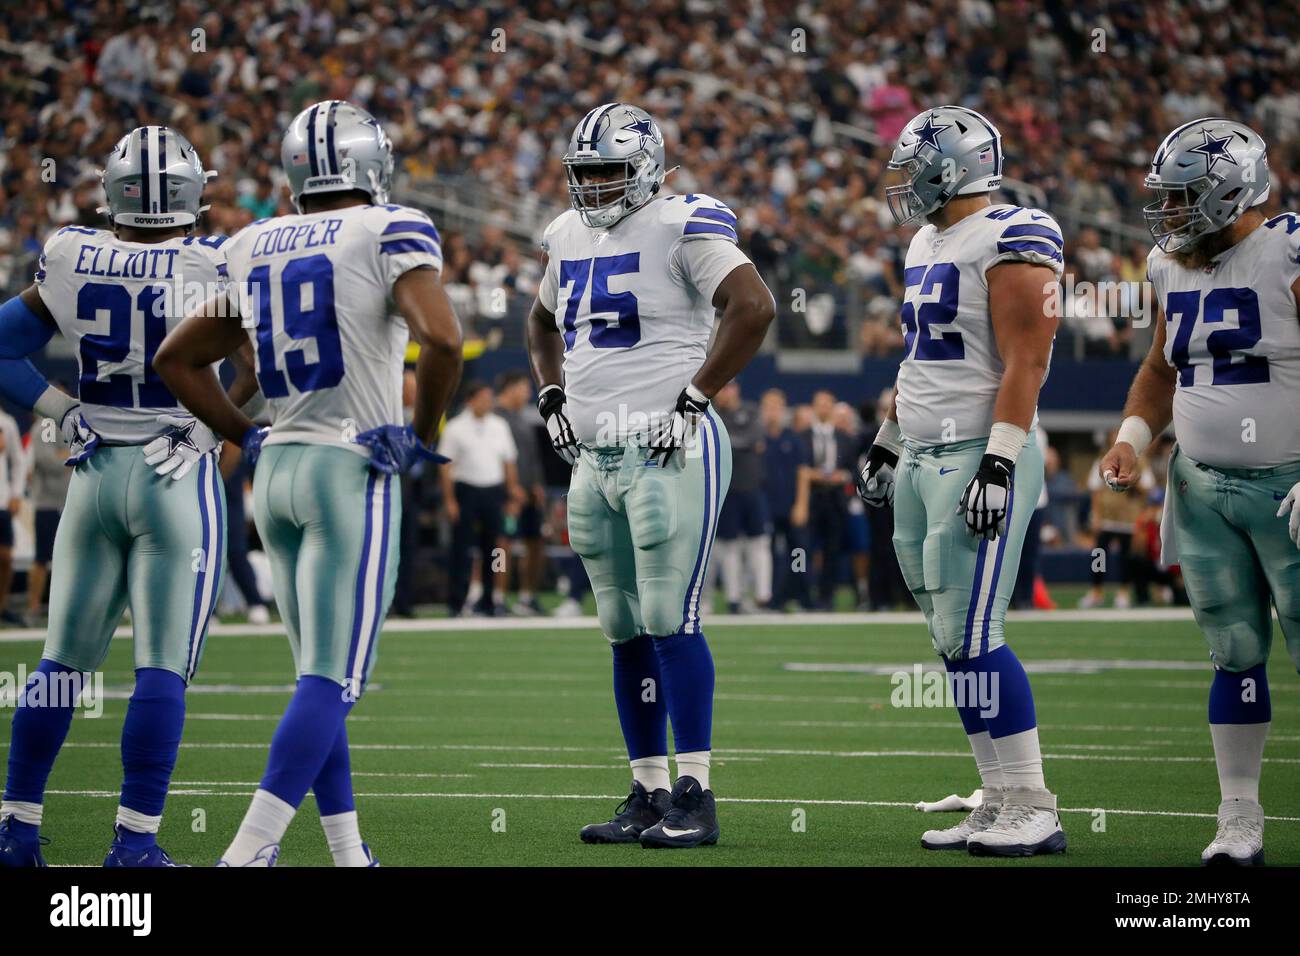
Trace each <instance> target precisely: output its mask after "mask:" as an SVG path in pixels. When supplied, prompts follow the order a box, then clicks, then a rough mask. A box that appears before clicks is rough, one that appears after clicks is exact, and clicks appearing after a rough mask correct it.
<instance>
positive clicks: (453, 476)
mask: <svg viewBox="0 0 1300 956" xmlns="http://www.w3.org/2000/svg"><path fill="white" fill-rule="evenodd" d="M464 396H465V408H464V410H463V411H462V412H461V413H460V414H459V415H457V416H456V417H455V418H453V419H451V420H450V421H449V422H447V425H446V427H445V428H444V429H443V430H442V436H441V437H440V438H439V439H438V453H439V454H442V455H446V456H447V457H448V458H450V459H451V462H450V463H449V464H446V465H443V466H442V494H443V506H444V507H445V508H446V509H447V520H448V521H450V522H451V525H452V537H451V556H450V559H449V561H448V570H447V573H448V579H449V581H448V589H449V594H448V607H449V608H450V610H451V615H452V617H459V616H460V614H461V613H462V612H463V611H464V608H465V604H466V603H469V604H471V605H472V606H473V609H474V611H475V612H477V613H480V614H485V615H487V616H489V617H490V616H493V615H495V614H497V613H498V612H499V611H504V606H503V605H504V600H505V595H503V594H494V593H493V591H494V588H493V581H494V580H495V573H496V568H497V566H499V565H500V564H501V562H497V561H494V554H493V553H494V551H496V549H497V547H498V539H499V538H500V537H501V530H502V525H503V518H504V514H505V509H506V505H507V503H508V502H510V501H512V500H517V499H518V498H519V496H520V491H519V484H518V480H517V475H516V468H515V462H516V460H517V459H518V456H519V453H518V449H517V448H516V447H515V439H514V436H513V435H512V434H511V433H510V426H509V425H508V424H506V420H505V419H504V418H502V417H501V416H500V415H497V414H496V413H495V412H493V411H492V389H491V388H490V387H489V386H488V385H487V384H486V383H484V382H470V383H469V384H468V385H466V386H465V389H464ZM475 544H477V545H478V549H479V569H480V570H479V576H478V581H477V582H475V585H476V588H475V590H476V593H471V591H470V549H471V547H473V546H474V545H475Z"/></svg>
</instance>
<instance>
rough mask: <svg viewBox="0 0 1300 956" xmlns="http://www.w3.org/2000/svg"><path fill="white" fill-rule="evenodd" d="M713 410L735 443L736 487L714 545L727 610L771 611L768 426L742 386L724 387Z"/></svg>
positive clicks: (733, 481)
mask: <svg viewBox="0 0 1300 956" xmlns="http://www.w3.org/2000/svg"><path fill="white" fill-rule="evenodd" d="M713 405H714V407H715V408H716V409H717V410H718V414H719V415H720V416H721V418H722V423H723V424H724V425H725V426H726V428H727V433H728V435H729V436H730V437H731V486H730V488H729V489H728V490H727V497H726V498H724V499H723V501H722V511H721V513H720V514H719V515H718V530H717V538H716V543H715V545H714V547H715V549H716V551H717V554H718V563H719V565H720V567H721V571H722V587H723V591H724V592H725V593H726V597H727V609H728V610H729V611H730V612H731V613H732V614H736V613H739V612H740V611H741V610H742V609H743V610H745V611H753V610H754V609H755V608H756V607H757V608H763V609H766V608H767V607H768V606H769V605H770V604H771V603H772V519H771V515H770V514H769V512H768V507H767V494H766V492H765V489H764V488H763V475H764V468H763V452H764V446H763V421H762V419H761V418H760V417H759V412H758V407H757V406H756V405H754V403H753V402H745V401H741V398H740V383H739V382H731V383H729V384H727V385H724V386H723V387H722V389H721V390H720V391H719V392H718V394H717V395H716V396H715V397H714V399H713ZM751 596H752V601H751Z"/></svg>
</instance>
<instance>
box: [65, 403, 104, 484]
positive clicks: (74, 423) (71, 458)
mask: <svg viewBox="0 0 1300 956" xmlns="http://www.w3.org/2000/svg"><path fill="white" fill-rule="evenodd" d="M59 431H60V432H62V433H63V440H64V441H65V442H67V444H68V457H67V458H66V459H65V460H64V462H63V463H64V464H65V465H67V466H68V467H69V468H75V467H77V465H79V464H81V463H82V462H83V461H85V460H86V459H87V458H89V457H90V456H91V455H93V454H94V453H95V449H96V448H98V447H99V433H98V432H96V431H95V430H94V429H93V428H91V427H90V424H89V423H88V422H87V421H86V419H85V416H83V415H82V414H81V406H80V405H73V406H72V407H71V408H69V409H68V410H67V411H66V412H64V413H63V420H62V421H61V422H60V423H59Z"/></svg>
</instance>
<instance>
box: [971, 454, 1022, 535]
mask: <svg viewBox="0 0 1300 956" xmlns="http://www.w3.org/2000/svg"><path fill="white" fill-rule="evenodd" d="M1015 470H1016V466H1015V463H1014V462H1012V461H1011V460H1010V459H1009V458H1003V457H1002V456H1001V455H985V456H984V457H983V458H982V459H981V460H980V467H979V471H977V472H975V477H974V478H972V479H971V480H970V484H968V485H967V486H966V490H965V491H963V492H962V494H961V504H959V505H957V514H964V515H965V520H966V531H967V532H968V533H970V534H971V535H973V536H974V537H977V538H987V539H988V540H990V541H992V540H993V539H994V538H996V537H997V536H998V535H1000V534H1001V533H1002V532H1003V530H1004V527H1003V526H1004V525H1005V524H1006V520H1007V505H1008V504H1010V502H1011V476H1012V475H1013V474H1014V473H1015Z"/></svg>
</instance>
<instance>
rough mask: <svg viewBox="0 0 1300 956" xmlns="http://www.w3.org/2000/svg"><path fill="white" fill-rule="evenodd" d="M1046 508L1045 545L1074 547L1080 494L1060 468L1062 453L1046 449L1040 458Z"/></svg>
mask: <svg viewBox="0 0 1300 956" xmlns="http://www.w3.org/2000/svg"><path fill="white" fill-rule="evenodd" d="M1043 462H1044V468H1043V470H1044V473H1045V476H1046V478H1045V480H1044V482H1043V488H1044V489H1045V490H1046V492H1047V508H1046V511H1045V512H1044V514H1043V531H1044V534H1045V541H1046V543H1047V544H1050V545H1069V544H1074V543H1075V539H1076V537H1077V536H1078V533H1079V501H1080V496H1081V494H1082V493H1081V492H1080V491H1079V486H1078V484H1077V483H1076V482H1075V480H1074V476H1073V475H1071V474H1070V472H1069V470H1068V469H1066V468H1063V467H1062V466H1061V453H1060V452H1059V451H1057V450H1056V449H1055V448H1053V447H1048V449H1047V451H1046V452H1045V453H1044V454H1043Z"/></svg>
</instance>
